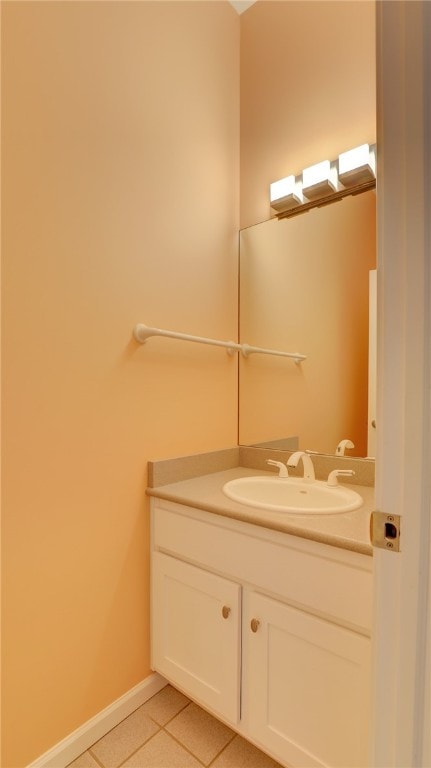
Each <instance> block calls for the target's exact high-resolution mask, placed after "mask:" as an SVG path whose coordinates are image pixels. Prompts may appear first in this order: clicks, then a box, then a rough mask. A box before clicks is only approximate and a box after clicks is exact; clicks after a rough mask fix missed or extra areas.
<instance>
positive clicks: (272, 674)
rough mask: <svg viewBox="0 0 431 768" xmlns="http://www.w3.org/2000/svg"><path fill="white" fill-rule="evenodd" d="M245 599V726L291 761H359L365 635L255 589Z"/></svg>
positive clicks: (306, 764) (348, 764) (364, 715)
mask: <svg viewBox="0 0 431 768" xmlns="http://www.w3.org/2000/svg"><path fill="white" fill-rule="evenodd" d="M244 601H245V612H244V646H243V663H244V684H245V700H244V710H245V708H247V714H246V718H247V721H248V724H249V726H248V727H249V729H250V733H251V734H253V735H254V736H255V738H256V739H257V740H258V741H259V742H260V743H261V744H262V746H263V748H265V747H266V748H267V749H268V750H270V751H271V753H272V754H273V755H274V756H276V757H277V756H278V759H280V760H282V761H283V762H286V763H287V764H288V765H292V766H295V768H313V767H316V766H320V767H321V766H332V767H334V768H335V767H337V768H352V767H353V766H356V767H357V768H365V766H367V765H368V733H367V730H368V720H369V679H370V645H371V643H370V640H369V639H368V638H366V637H363V636H362V635H359V634H356V633H355V632H352V631H350V630H348V629H344V628H343V627H340V626H337V625H336V624H332V623H329V622H327V621H324V620H322V619H319V618H316V617H315V616H312V615H311V614H307V613H305V612H302V611H300V610H296V609H295V608H291V607H290V606H287V605H285V604H282V603H279V602H278V601H276V600H272V599H270V598H267V597H264V596H262V595H259V594H254V593H248V595H247V596H245V597H244ZM256 622H259V624H257V623H256ZM251 624H252V626H251ZM253 630H254V631H253Z"/></svg>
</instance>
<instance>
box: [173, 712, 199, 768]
mask: <svg viewBox="0 0 431 768" xmlns="http://www.w3.org/2000/svg"><path fill="white" fill-rule="evenodd" d="M166 725H169V723H166ZM163 731H164V732H165V734H166V735H167V736H170V738H171V739H172V741H175V742H176V744H178V745H179V746H180V747H182V748H183V749H184V750H185V751H186V752H188V754H189V755H191V757H193V758H194V759H195V760H197V761H198V763H200V764H201V765H202V766H204V768H208V765H207V763H204V762H203V760H201V758H200V757H198V756H197V755H195V754H194V753H193V752H192V751H191V749H189V747H187V746H186V745H185V744H183V742H182V741H180V740H179V739H178V738H177V737H176V736H174V734H173V733H170V731H166V730H165V729H164V728H163Z"/></svg>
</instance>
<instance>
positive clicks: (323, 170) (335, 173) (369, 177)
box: [269, 144, 376, 219]
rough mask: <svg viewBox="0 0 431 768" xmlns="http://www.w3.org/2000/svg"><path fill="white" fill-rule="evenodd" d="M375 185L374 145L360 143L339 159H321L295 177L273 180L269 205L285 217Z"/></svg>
mask: <svg viewBox="0 0 431 768" xmlns="http://www.w3.org/2000/svg"><path fill="white" fill-rule="evenodd" d="M375 186H376V145H375V144H361V146H359V147H355V148H354V149H350V150H349V151H348V152H342V153H341V154H340V155H339V156H338V160H322V162H320V163H316V164H315V165H310V166H309V167H308V168H304V170H303V171H302V172H301V173H300V174H299V175H297V176H294V175H293V174H292V175H291V176H286V177H285V178H284V179H280V180H279V181H274V182H273V183H272V184H270V187H269V196H270V205H271V208H273V210H274V211H276V214H277V218H279V219H282V218H288V217H290V216H296V215H297V214H298V213H303V212H305V211H309V210H311V209H312V208H316V207H320V206H321V205H327V203H330V202H335V201H336V200H342V199H343V197H347V196H348V195H356V194H358V193H359V192H366V191H367V190H369V189H374V188H375Z"/></svg>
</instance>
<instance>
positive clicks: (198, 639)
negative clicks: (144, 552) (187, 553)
mask: <svg viewBox="0 0 431 768" xmlns="http://www.w3.org/2000/svg"><path fill="white" fill-rule="evenodd" d="M151 610H152V665H153V668H154V669H155V670H157V671H158V672H160V674H162V675H164V676H165V677H166V678H167V679H168V680H169V681H170V682H172V683H173V684H174V685H175V684H177V685H178V686H179V687H180V688H181V689H182V690H183V691H184V692H185V693H189V694H190V696H191V697H192V698H195V699H196V700H197V701H199V702H201V703H202V704H203V705H204V706H205V705H208V706H209V707H210V708H211V709H213V710H214V711H215V712H218V713H219V714H220V715H222V716H223V717H225V718H226V719H228V720H230V721H231V722H232V723H237V722H238V720H239V706H240V648H241V640H240V632H241V587H240V586H239V585H238V584H235V583H234V582H232V581H229V580H228V579H223V578H221V577H220V576H216V575H215V574H213V573H209V572H208V571H204V570H203V569H201V568H196V567H195V566H192V565H189V564H187V563H183V562H182V561H180V560H176V559H175V558H173V557H169V556H167V555H164V554H161V553H160V552H154V554H153V560H152V606H151Z"/></svg>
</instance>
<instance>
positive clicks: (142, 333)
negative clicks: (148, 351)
mask: <svg viewBox="0 0 431 768" xmlns="http://www.w3.org/2000/svg"><path fill="white" fill-rule="evenodd" d="M133 336H134V337H135V339H136V341H138V342H139V343H140V344H145V342H146V340H147V339H148V338H149V337H150V336H165V337H167V338H169V339H180V341H193V342H196V343H198V344H210V345H212V346H215V347H224V348H225V349H226V351H227V353H228V354H229V355H233V354H234V353H235V352H241V353H242V355H243V356H244V357H248V355H251V354H261V355H276V356H278V357H291V358H292V359H293V360H294V361H295V363H300V362H301V361H302V360H306V356H305V355H300V354H298V353H297V352H280V351H279V350H276V349H263V348H262V347H251V346H250V345H249V344H236V343H235V342H234V341H219V340H218V339H207V338H205V337H204V336H191V335H190V334H188V333H177V331H165V330H162V329H161V328H150V327H149V326H148V325H143V324H142V323H138V324H137V325H135V327H134V329H133Z"/></svg>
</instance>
